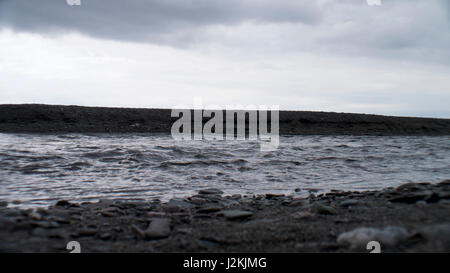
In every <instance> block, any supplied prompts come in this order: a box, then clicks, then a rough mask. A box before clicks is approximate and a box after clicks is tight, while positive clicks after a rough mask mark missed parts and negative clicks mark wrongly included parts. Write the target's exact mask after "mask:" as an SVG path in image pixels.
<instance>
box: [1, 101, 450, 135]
mask: <svg viewBox="0 0 450 273" xmlns="http://www.w3.org/2000/svg"><path fill="white" fill-rule="evenodd" d="M170 113H171V110H169V109H137V108H136V109H134V108H105V107H81V106H61V105H40V104H21V105H0V132H4V133H5V132H11V133H13V132H15V133H170V129H171V126H172V124H173V122H174V121H175V120H177V118H171V117H170ZM207 120H208V119H204V122H206V121H207ZM279 122H280V134H283V135H431V136H433V135H450V119H433V118H412V117H390V116H380V115H366V114H348V113H332V112H306V111H280V115H279Z"/></svg>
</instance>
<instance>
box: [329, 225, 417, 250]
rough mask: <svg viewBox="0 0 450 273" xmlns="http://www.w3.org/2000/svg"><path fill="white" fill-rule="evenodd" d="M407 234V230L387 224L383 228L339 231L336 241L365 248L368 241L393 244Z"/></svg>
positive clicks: (354, 247)
mask: <svg viewBox="0 0 450 273" xmlns="http://www.w3.org/2000/svg"><path fill="white" fill-rule="evenodd" d="M408 236H409V233H408V231H407V230H406V229H404V228H402V227H398V226H387V227H385V228H383V229H379V228H371V227H360V228H357V229H354V230H352V231H348V232H344V233H341V234H340V235H339V237H338V238H337V242H338V244H340V245H349V246H350V247H351V248H353V249H356V248H365V247H366V246H367V243H368V242H370V241H378V242H379V243H380V244H381V246H383V245H386V246H395V245H397V244H398V243H399V242H401V241H403V240H405V239H406V238H408Z"/></svg>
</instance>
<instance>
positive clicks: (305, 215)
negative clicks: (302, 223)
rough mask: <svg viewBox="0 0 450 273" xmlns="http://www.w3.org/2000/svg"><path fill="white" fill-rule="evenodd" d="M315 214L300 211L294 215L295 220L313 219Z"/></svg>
mask: <svg viewBox="0 0 450 273" xmlns="http://www.w3.org/2000/svg"><path fill="white" fill-rule="evenodd" d="M314 216H315V215H314V214H313V213H311V212H308V211H299V212H295V213H293V214H292V217H294V218H295V219H311V218H314Z"/></svg>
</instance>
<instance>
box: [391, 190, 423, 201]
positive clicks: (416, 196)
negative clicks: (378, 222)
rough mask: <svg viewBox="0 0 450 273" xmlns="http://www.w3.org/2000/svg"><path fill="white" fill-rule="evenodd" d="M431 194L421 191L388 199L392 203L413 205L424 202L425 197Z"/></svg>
mask: <svg viewBox="0 0 450 273" xmlns="http://www.w3.org/2000/svg"><path fill="white" fill-rule="evenodd" d="M430 194H431V192H429V191H422V192H414V193H408V194H404V195H401V196H399V197H394V198H392V199H390V200H389V201H391V202H392V203H405V204H414V203H416V202H417V201H421V200H424V199H425V197H427V196H429V195H430Z"/></svg>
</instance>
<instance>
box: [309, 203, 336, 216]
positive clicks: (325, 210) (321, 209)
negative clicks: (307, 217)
mask: <svg viewBox="0 0 450 273" xmlns="http://www.w3.org/2000/svg"><path fill="white" fill-rule="evenodd" d="M313 209H314V210H315V211H316V212H317V213H318V214H323V215H334V214H337V211H336V209H335V208H333V207H330V206H326V205H322V204H319V203H316V204H314V205H313Z"/></svg>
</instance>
